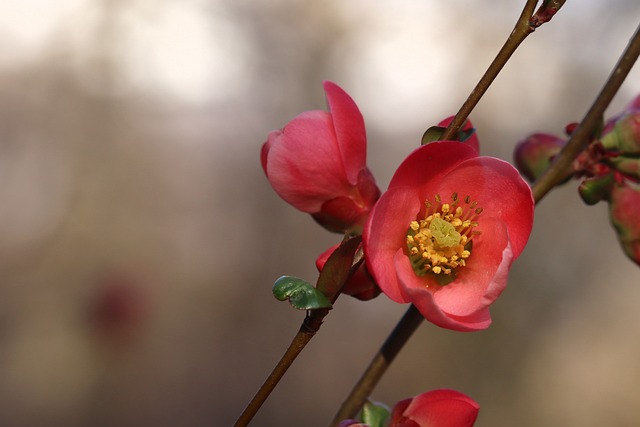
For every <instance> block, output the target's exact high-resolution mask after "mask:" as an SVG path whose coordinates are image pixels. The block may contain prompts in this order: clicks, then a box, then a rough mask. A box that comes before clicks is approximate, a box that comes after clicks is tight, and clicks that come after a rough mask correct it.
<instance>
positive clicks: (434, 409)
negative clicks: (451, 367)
mask: <svg viewBox="0 0 640 427" xmlns="http://www.w3.org/2000/svg"><path fill="white" fill-rule="evenodd" d="M479 410H480V405H478V404H477V403H476V402H475V401H474V400H473V399H472V398H470V397H469V396H467V395H465V394H463V393H460V392H459V391H456V390H447V389H440V390H432V391H428V392H426V393H423V394H421V395H419V396H416V397H414V398H411V399H405V400H402V401H400V402H398V403H396V405H395V406H394V408H393V411H392V412H391V419H390V421H389V424H388V427H470V426H472V425H473V423H475V421H476V418H477V417H478V411H479Z"/></svg>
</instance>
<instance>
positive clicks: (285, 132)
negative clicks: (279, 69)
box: [261, 81, 380, 232]
mask: <svg viewBox="0 0 640 427" xmlns="http://www.w3.org/2000/svg"><path fill="white" fill-rule="evenodd" d="M323 86H324V90H325V93H326V95H327V103H328V105H329V111H328V112H327V111H319V110H314V111H307V112H304V113H302V114H300V115H298V116H297V117H295V118H294V119H293V120H291V121H290V122H289V123H288V124H287V125H286V126H285V127H284V128H283V129H281V130H276V131H272V132H271V133H270V134H269V137H268V139H267V141H266V142H265V143H264V145H263V146H262V151H261V162H262V168H263V169H264V171H265V174H266V175H267V178H268V180H269V182H270V183H271V186H272V187H273V189H274V190H275V191H276V193H278V195H279V196H280V197H282V198H283V199H284V200H285V201H286V202H287V203H289V204H291V205H292V206H294V207H295V208H297V209H299V210H301V211H303V212H307V213H310V214H311V215H313V217H314V218H315V219H316V220H317V221H318V222H319V223H320V224H321V225H323V226H324V227H325V228H327V229H329V230H331V231H339V232H343V231H359V230H361V228H362V226H363V224H364V222H365V220H366V218H367V215H368V214H369V211H370V210H371V207H372V206H373V205H374V204H375V202H376V200H378V197H379V196H380V190H379V189H378V187H377V185H376V183H375V180H374V178H373V175H372V174H371V172H370V171H369V169H367V165H366V157H367V139H366V133H365V127H364V120H363V118H362V114H360V110H359V109H358V107H357V106H356V104H355V102H354V101H353V99H351V97H350V96H349V95H347V93H346V92H345V91H344V90H342V89H341V88H340V87H339V86H338V85H336V84H335V83H332V82H328V81H326V82H324V83H323Z"/></svg>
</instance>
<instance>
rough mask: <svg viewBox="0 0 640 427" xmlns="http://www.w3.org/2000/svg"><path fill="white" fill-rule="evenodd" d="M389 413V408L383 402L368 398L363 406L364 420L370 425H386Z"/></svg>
mask: <svg viewBox="0 0 640 427" xmlns="http://www.w3.org/2000/svg"><path fill="white" fill-rule="evenodd" d="M389 415H390V413H389V408H387V407H386V405H384V404H382V403H378V402H372V401H370V400H367V402H366V403H365V404H364V406H363V407H362V415H361V418H362V422H363V423H364V424H366V425H368V426H369V427H384V426H385V425H386V423H387V420H388V419H389Z"/></svg>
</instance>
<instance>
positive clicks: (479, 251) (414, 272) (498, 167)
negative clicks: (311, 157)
mask: <svg viewBox="0 0 640 427" xmlns="http://www.w3.org/2000/svg"><path fill="white" fill-rule="evenodd" d="M533 210H534V202H533V197H532V194H531V190H530V188H529V186H528V185H527V184H526V182H524V180H523V179H522V178H521V177H520V175H519V174H518V171H517V170H516V169H515V168H514V167H513V166H511V165H510V164H509V163H507V162H505V161H502V160H499V159H495V158H492V157H482V156H478V154H477V152H476V150H475V149H474V148H472V147H469V146H468V145H466V144H460V143H459V142H452V141H440V142H434V143H431V144H428V145H424V146H422V147H420V148H418V149H417V150H415V151H414V152H413V153H411V154H410V155H409V156H408V157H407V159H405V161H404V162H403V163H402V164H401V165H400V167H399V168H398V170H397V171H396V172H395V174H394V176H393V178H392V180H391V183H390V184H389V189H388V190H387V192H385V193H384V194H383V195H382V197H381V198H380V200H379V201H378V203H377V204H376V206H375V207H374V209H373V210H372V212H371V215H370V217H369V220H368V221H367V224H366V225H365V229H364V233H363V249H364V254H365V260H366V263H367V267H368V269H369V272H370V273H371V274H372V276H373V277H374V279H375V281H376V282H377V283H378V285H379V286H380V288H381V289H382V292H384V293H385V294H386V295H387V296H388V297H389V298H391V299H392V300H394V301H396V302H400V303H413V304H414V305H415V306H416V307H417V308H418V310H419V311H420V312H421V313H422V315H423V316H424V317H425V318H426V319H427V320H429V321H430V322H432V323H434V324H436V325H438V326H441V327H443V328H448V329H453V330H458V331H473V330H481V329H486V328H488V327H489V325H490V324H491V316H490V314H489V306H490V305H491V303H493V302H494V301H495V300H496V298H498V296H499V295H500V294H501V293H502V291H503V290H504V288H505V286H506V284H507V275H508V272H509V268H510V267H511V263H512V262H513V260H515V259H516V258H517V257H518V256H519V255H520V253H521V252H522V250H523V249H524V247H525V245H526V243H527V240H528V239H529V234H530V233H531V228H532V226H533Z"/></svg>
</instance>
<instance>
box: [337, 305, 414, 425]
mask: <svg viewBox="0 0 640 427" xmlns="http://www.w3.org/2000/svg"><path fill="white" fill-rule="evenodd" d="M423 320H424V317H423V316H422V314H420V312H419V311H418V309H417V308H416V307H415V306H414V305H411V307H409V309H408V310H407V311H406V313H405V314H404V316H402V319H400V321H399V322H398V324H397V325H396V327H395V328H394V329H393V331H392V332H391V334H390V335H389V337H388V338H387V340H386V341H385V342H384V344H382V347H381V348H380V350H379V351H378V353H377V354H376V355H375V356H374V358H373V359H372V360H371V362H370V363H369V366H368V367H367V370H366V371H365V372H364V373H363V374H362V376H361V377H360V379H359V380H358V382H357V383H356V384H355V385H354V386H353V389H352V390H351V393H350V394H349V398H347V399H346V400H345V401H344V403H343V404H342V406H341V407H340V410H339V411H338V413H337V414H336V416H335V417H334V418H333V421H332V422H331V425H332V426H336V425H338V424H339V423H340V422H341V421H342V420H345V419H349V418H353V417H354V416H355V415H356V414H357V413H358V411H359V410H360V408H361V407H362V405H363V404H364V402H365V401H366V400H367V398H368V397H369V395H370V394H371V392H372V391H373V389H374V388H375V387H376V385H377V384H378V382H379V381H380V378H382V375H384V373H385V372H386V371H387V368H389V366H390V365H391V363H392V362H393V360H394V359H395V357H396V356H397V355H398V353H399V352H400V350H401V349H402V347H404V345H405V344H406V343H407V341H408V340H409V338H411V335H413V333H414V332H415V330H416V329H418V326H420V324H421V323H422V321H423Z"/></svg>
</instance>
